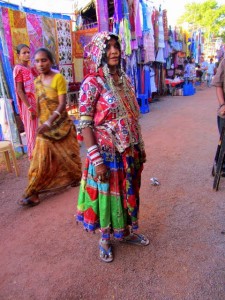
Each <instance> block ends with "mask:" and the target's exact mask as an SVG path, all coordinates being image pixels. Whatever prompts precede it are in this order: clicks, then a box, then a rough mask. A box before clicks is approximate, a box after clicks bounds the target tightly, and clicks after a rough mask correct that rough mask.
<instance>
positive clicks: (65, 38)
mask: <svg viewBox="0 0 225 300" xmlns="http://www.w3.org/2000/svg"><path fill="white" fill-rule="evenodd" d="M56 29H57V41H58V52H59V64H60V65H64V64H71V63H72V40H71V28H70V21H66V20H56Z"/></svg>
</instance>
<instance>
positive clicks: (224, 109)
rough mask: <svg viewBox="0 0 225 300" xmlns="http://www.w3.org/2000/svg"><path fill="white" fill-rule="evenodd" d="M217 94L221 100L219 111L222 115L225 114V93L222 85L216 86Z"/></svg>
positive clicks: (219, 100)
mask: <svg viewBox="0 0 225 300" xmlns="http://www.w3.org/2000/svg"><path fill="white" fill-rule="evenodd" d="M216 95H217V100H218V102H219V113H220V114H221V115H225V99H224V93H223V87H222V86H217V87H216Z"/></svg>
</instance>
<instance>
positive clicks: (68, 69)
mask: <svg viewBox="0 0 225 300" xmlns="http://www.w3.org/2000/svg"><path fill="white" fill-rule="evenodd" d="M59 71H60V73H61V74H62V75H63V76H64V77H65V78H66V80H67V81H68V82H73V81H74V80H73V65H72V64H71V65H60V66H59Z"/></svg>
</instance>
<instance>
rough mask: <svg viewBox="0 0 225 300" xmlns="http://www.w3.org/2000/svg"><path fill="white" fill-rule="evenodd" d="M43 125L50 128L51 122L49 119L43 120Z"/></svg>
mask: <svg viewBox="0 0 225 300" xmlns="http://www.w3.org/2000/svg"><path fill="white" fill-rule="evenodd" d="M43 125H46V126H48V128H51V123H50V122H49V121H45V122H44V123H43Z"/></svg>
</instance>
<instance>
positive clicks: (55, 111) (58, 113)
mask: <svg viewBox="0 0 225 300" xmlns="http://www.w3.org/2000/svg"><path fill="white" fill-rule="evenodd" d="M53 112H54V113H56V114H57V115H58V116H61V113H60V112H59V111H58V110H54V111H53Z"/></svg>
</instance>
